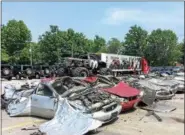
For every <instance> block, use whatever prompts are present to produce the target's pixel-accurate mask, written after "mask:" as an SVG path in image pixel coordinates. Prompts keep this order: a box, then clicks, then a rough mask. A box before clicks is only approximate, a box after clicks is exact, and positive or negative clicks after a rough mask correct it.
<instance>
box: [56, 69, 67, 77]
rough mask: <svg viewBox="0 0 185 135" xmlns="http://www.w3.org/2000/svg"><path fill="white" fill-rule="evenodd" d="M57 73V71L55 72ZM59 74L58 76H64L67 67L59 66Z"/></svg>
mask: <svg viewBox="0 0 185 135" xmlns="http://www.w3.org/2000/svg"><path fill="white" fill-rule="evenodd" d="M54 74H55V73H54ZM57 74H58V76H60V77H61V76H64V75H65V68H59V69H58V70H57Z"/></svg>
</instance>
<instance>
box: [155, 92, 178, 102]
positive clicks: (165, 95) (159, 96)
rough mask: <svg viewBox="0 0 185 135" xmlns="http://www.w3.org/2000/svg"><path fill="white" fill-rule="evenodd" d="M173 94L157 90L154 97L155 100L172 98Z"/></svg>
mask: <svg viewBox="0 0 185 135" xmlns="http://www.w3.org/2000/svg"><path fill="white" fill-rule="evenodd" d="M174 95H175V94H174V93H172V92H168V91H157V92H156V99H157V100H169V99H172V97H173V96H174Z"/></svg>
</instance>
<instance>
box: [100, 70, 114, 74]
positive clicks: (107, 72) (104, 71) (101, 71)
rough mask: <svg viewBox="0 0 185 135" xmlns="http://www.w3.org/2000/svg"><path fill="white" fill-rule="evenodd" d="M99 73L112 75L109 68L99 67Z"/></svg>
mask: <svg viewBox="0 0 185 135" xmlns="http://www.w3.org/2000/svg"><path fill="white" fill-rule="evenodd" d="M100 74H101V75H112V72H111V70H110V69H108V68H101V69H100Z"/></svg>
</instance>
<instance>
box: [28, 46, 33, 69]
mask: <svg viewBox="0 0 185 135" xmlns="http://www.w3.org/2000/svg"><path fill="white" fill-rule="evenodd" d="M29 52H30V65H31V66H32V62H33V59H32V48H31V44H30V49H29Z"/></svg>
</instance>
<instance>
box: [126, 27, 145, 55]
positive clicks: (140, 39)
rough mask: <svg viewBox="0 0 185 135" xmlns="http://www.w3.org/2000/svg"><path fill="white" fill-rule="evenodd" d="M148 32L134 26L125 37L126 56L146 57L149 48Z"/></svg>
mask: <svg viewBox="0 0 185 135" xmlns="http://www.w3.org/2000/svg"><path fill="white" fill-rule="evenodd" d="M147 35H148V32H147V31H146V30H144V29H142V28H141V27H139V26H137V25H134V26H132V27H131V28H130V30H129V32H128V33H127V34H126V36H125V43H124V44H125V54H126V55H133V56H144V54H145V48H146V46H147Z"/></svg>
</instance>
